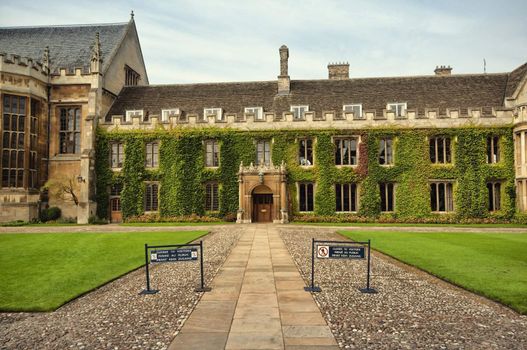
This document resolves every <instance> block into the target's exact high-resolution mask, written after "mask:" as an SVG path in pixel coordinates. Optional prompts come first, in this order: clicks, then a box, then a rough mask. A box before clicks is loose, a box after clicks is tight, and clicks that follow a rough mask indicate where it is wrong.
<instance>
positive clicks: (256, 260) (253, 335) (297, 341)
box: [170, 225, 338, 350]
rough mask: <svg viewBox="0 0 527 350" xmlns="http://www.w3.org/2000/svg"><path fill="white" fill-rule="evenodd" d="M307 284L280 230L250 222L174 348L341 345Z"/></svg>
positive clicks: (325, 346)
mask: <svg viewBox="0 0 527 350" xmlns="http://www.w3.org/2000/svg"><path fill="white" fill-rule="evenodd" d="M303 287H304V282H303V281H302V278H301V277H300V274H299V272H298V269H297V268H296V266H295V264H294V262H293V259H292V257H291V256H290V255H289V253H288V251H287V250H286V248H285V245H284V243H283V241H282V239H281V238H280V236H279V234H278V231H277V229H276V228H275V227H273V226H267V225H254V226H251V227H250V229H249V228H248V229H247V230H246V231H245V233H244V234H243V235H242V237H241V239H240V241H239V243H238V245H237V246H236V247H235V248H234V249H233V250H232V252H231V255H230V256H229V257H228V258H227V259H226V261H225V264H224V266H223V268H222V269H221V270H220V272H219V273H218V275H217V276H216V278H215V280H214V281H213V283H212V288H213V289H212V291H211V292H209V293H205V295H203V297H202V299H201V301H200V302H199V303H198V305H197V306H196V309H195V310H194V312H193V313H192V314H191V316H190V318H189V319H188V320H187V322H186V323H185V325H184V326H183V329H182V330H181V332H180V334H179V335H177V336H176V338H175V339H174V341H173V343H172V344H171V347H170V349H171V350H173V349H228V350H235V349H244V350H251V349H308V350H309V349H322V350H329V349H333V350H335V349H338V346H337V343H336V341H335V338H334V337H333V334H332V333H331V331H330V329H329V327H328V325H327V324H326V322H325V320H324V318H323V317H322V315H321V313H320V310H319V309H318V307H317V305H316V304H315V302H314V300H313V298H312V296H311V294H310V293H306V292H305V291H303ZM207 315H208V317H207ZM192 336H194V337H192ZM196 338H199V339H196ZM207 339H209V340H210V343H208V344H207V347H200V346H201V344H204V343H206V342H207Z"/></svg>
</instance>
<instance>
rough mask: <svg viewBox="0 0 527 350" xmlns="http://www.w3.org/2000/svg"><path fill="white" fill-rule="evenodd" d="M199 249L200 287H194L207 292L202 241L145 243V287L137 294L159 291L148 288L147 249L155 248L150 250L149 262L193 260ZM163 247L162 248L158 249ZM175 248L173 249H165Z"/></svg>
mask: <svg viewBox="0 0 527 350" xmlns="http://www.w3.org/2000/svg"><path fill="white" fill-rule="evenodd" d="M198 247H199V251H200V254H199V256H200V260H199V262H200V264H199V265H200V266H199V270H200V275H201V278H200V282H201V284H200V287H199V288H196V289H195V291H196V292H209V291H210V290H211V288H209V287H205V278H204V273H203V241H199V244H198V243H192V244H172V245H159V246H149V245H148V244H145V269H146V289H145V290H143V291H142V292H141V293H139V294H155V293H157V292H159V290H157V289H151V288H150V269H149V261H148V250H149V249H156V250H151V251H150V262H151V263H165V262H177V261H194V260H197V259H198V249H197V248H198ZM158 248H164V249H158ZM167 248H175V249H167Z"/></svg>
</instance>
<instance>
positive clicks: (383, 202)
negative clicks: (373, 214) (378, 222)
mask: <svg viewBox="0 0 527 350" xmlns="http://www.w3.org/2000/svg"><path fill="white" fill-rule="evenodd" d="M379 187H380V190H381V193H380V194H381V211H387V202H386V184H380V186H379Z"/></svg>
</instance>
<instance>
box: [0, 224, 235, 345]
mask: <svg viewBox="0 0 527 350" xmlns="http://www.w3.org/2000/svg"><path fill="white" fill-rule="evenodd" d="M145 229H149V228H143V230H145ZM209 229H210V230H212V231H213V233H211V234H209V235H208V236H206V237H205V238H204V239H203V245H204V250H205V256H204V258H205V277H206V281H207V282H208V283H210V282H211V281H212V279H213V277H214V275H215V274H216V273H217V271H218V269H219V268H220V267H221V265H222V264H223V262H224V260H225V259H226V257H227V256H228V255H229V253H230V251H231V249H232V248H233V246H234V245H235V243H236V242H237V241H238V239H239V237H240V235H241V230H240V228H237V227H235V226H230V227H221V228H216V227H209ZM198 266H199V265H198V264H196V263H194V262H182V263H173V264H160V265H155V266H154V267H153V268H152V269H151V271H152V288H154V289H159V290H160V292H159V293H158V294H156V295H146V296H143V295H138V293H139V292H140V291H141V290H142V289H143V288H144V286H145V272H144V269H143V268H141V269H138V270H136V271H134V272H131V273H129V274H128V275H126V276H125V277H123V278H120V279H118V280H116V281H114V282H111V283H109V284H107V285H105V286H103V287H101V288H99V289H97V290H95V291H94V292H91V293H89V294H87V295H85V296H83V297H81V298H78V299H76V300H74V301H73V302H70V303H69V304H66V305H64V306H63V307H61V308H60V309H58V310H57V311H55V312H51V313H0V349H167V348H168V345H170V342H171V340H172V339H173V337H174V335H175V334H176V333H177V332H178V331H179V330H180V329H181V326H182V324H183V322H184V321H185V320H186V318H187V317H188V315H189V314H190V312H191V311H192V309H193V308H194V306H195V305H196V304H197V302H198V301H199V299H200V297H201V293H196V292H194V288H195V287H196V286H197V285H198V284H199V267H198ZM21 292H22V293H23V291H21Z"/></svg>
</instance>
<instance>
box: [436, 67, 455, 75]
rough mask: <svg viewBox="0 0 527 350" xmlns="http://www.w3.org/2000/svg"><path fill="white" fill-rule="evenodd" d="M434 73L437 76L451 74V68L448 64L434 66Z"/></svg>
mask: <svg viewBox="0 0 527 350" xmlns="http://www.w3.org/2000/svg"><path fill="white" fill-rule="evenodd" d="M434 73H435V74H436V75H439V76H445V75H451V74H452V68H450V66H436V69H434Z"/></svg>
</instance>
